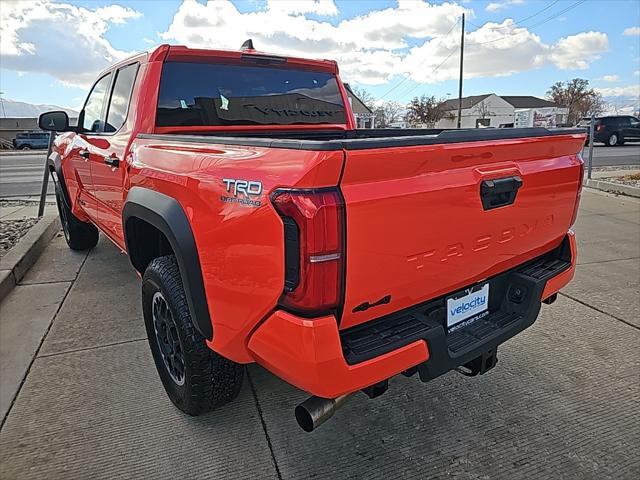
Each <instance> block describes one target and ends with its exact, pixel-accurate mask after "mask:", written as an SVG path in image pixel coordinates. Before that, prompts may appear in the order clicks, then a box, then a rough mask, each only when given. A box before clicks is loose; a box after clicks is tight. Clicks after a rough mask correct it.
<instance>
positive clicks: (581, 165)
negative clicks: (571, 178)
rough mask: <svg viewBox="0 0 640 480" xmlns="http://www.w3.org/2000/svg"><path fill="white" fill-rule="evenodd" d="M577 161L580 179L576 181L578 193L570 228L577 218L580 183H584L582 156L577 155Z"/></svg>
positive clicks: (580, 191) (580, 192) (580, 193)
mask: <svg viewBox="0 0 640 480" xmlns="http://www.w3.org/2000/svg"><path fill="white" fill-rule="evenodd" d="M578 159H579V160H580V178H579V180H578V192H577V195H576V203H575V205H574V207H573V215H572V217H571V226H573V224H574V223H576V219H577V218H578V209H579V208H580V196H581V195H582V182H584V160H583V159H582V154H580V153H578Z"/></svg>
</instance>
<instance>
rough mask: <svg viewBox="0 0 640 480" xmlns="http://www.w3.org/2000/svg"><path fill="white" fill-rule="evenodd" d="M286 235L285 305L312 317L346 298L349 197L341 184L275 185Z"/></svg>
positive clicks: (275, 203) (283, 302)
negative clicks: (337, 186) (278, 187)
mask: <svg viewBox="0 0 640 480" xmlns="http://www.w3.org/2000/svg"><path fill="white" fill-rule="evenodd" d="M271 201H272V202H273V206H274V207H275V209H276V211H277V212H278V214H280V217H281V218H282V222H283V225H284V237H285V285H284V292H283V294H282V297H281V299H280V304H281V305H282V306H283V307H286V308H288V309H291V310H294V311H296V312H299V313H302V314H303V315H307V316H313V315H320V314H323V313H328V312H330V311H333V310H335V309H337V308H338V307H339V306H340V305H341V303H342V288H343V287H342V283H343V276H344V201H343V200H342V195H341V194H340V191H339V190H338V189H333V188H332V189H321V190H276V191H275V192H274V194H273V195H272V197H271Z"/></svg>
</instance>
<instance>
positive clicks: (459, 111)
mask: <svg viewBox="0 0 640 480" xmlns="http://www.w3.org/2000/svg"><path fill="white" fill-rule="evenodd" d="M463 61H464V13H463V14H462V34H461V35H460V81H459V83H458V128H460V122H461V121H462V64H463Z"/></svg>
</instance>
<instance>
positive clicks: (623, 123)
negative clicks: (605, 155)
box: [578, 115, 640, 147]
mask: <svg viewBox="0 0 640 480" xmlns="http://www.w3.org/2000/svg"><path fill="white" fill-rule="evenodd" d="M590 122H591V119H590V118H583V119H582V120H581V121H580V123H578V126H579V127H585V128H586V129H587V132H588V130H589V123H590ZM629 140H632V141H633V140H635V141H639V140H640V120H638V119H637V118H636V117H632V116H630V115H617V116H615V117H597V118H596V119H595V126H594V131H593V141H594V142H601V143H604V144H605V145H607V146H609V147H615V146H616V145H623V144H624V142H626V141H629Z"/></svg>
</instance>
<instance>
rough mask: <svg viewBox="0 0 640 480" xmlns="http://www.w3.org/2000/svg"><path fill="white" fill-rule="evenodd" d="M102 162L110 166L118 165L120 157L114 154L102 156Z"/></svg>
mask: <svg viewBox="0 0 640 480" xmlns="http://www.w3.org/2000/svg"><path fill="white" fill-rule="evenodd" d="M104 163H106V164H107V165H109V166H110V167H118V166H120V159H119V158H118V157H116V156H115V155H112V156H109V157H104Z"/></svg>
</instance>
